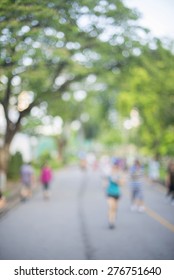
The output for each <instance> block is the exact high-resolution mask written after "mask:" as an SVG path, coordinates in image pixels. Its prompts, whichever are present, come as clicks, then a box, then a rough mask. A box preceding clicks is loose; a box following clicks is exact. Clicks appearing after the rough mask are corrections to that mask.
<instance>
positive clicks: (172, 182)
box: [166, 161, 174, 205]
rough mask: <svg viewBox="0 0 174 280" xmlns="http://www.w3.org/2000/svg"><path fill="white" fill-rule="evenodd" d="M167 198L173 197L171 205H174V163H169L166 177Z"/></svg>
mask: <svg viewBox="0 0 174 280" xmlns="http://www.w3.org/2000/svg"><path fill="white" fill-rule="evenodd" d="M166 187H167V196H169V197H171V204H172V205H174V161H171V162H170V163H169V167H168V170H167V176H166Z"/></svg>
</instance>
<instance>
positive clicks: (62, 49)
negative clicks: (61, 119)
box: [0, 0, 140, 172]
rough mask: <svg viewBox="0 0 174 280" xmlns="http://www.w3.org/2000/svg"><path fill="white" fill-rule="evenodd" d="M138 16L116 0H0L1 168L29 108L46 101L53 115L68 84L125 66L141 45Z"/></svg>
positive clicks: (4, 165)
mask: <svg viewBox="0 0 174 280" xmlns="http://www.w3.org/2000/svg"><path fill="white" fill-rule="evenodd" d="M137 18H138V16H137V13H136V12H135V11H131V10H129V9H128V8H126V7H125V6H124V5H123V3H122V1H120V0H115V1H110V0H108V1H96V0H95V1H88V4H86V3H85V1H83V0H81V1H68V0H67V1H63V2H62V1H55V0H54V1H51V2H49V1H48V0H44V1H34V3H31V1H28V0H23V1H21V0H16V1H15V0H3V1H1V4H0V21H1V27H0V32H1V33H0V44H1V57H0V80H1V84H0V90H1V95H0V103H1V105H2V107H3V110H4V114H5V119H6V130H5V132H4V141H3V142H4V143H3V147H2V148H1V149H0V159H1V160H0V168H1V169H2V170H4V171H5V172H6V170H7V165H8V158H9V147H10V144H11V141H12V140H13V137H14V135H15V134H16V133H17V132H18V131H19V130H20V128H21V123H22V120H23V118H25V117H26V116H28V115H29V114H30V112H31V111H32V109H33V108H34V107H36V106H37V107H39V106H42V104H43V102H46V104H47V112H48V113H49V112H51V113H52V114H53V115H56V113H57V111H56V109H55V107H59V109H60V105H59V104H61V102H62V100H61V96H62V94H64V93H65V92H66V91H68V90H69V91H70V92H72V91H73V90H74V88H73V86H72V85H74V84H76V83H79V82H81V81H83V80H84V79H85V77H88V76H89V75H90V74H91V73H95V74H96V75H97V76H101V78H102V79H103V77H104V75H103V73H104V72H108V71H112V72H114V71H120V69H124V67H126V65H127V61H129V60H131V58H132V56H133V54H131V52H132V51H133V50H134V49H135V48H136V47H138V46H139V45H140V44H139V40H138V37H137V36H135V31H136V30H137V27H136V26H134V25H133V22H134V21H135V20H136V19H137ZM84 23H85V24H84ZM106 82H107V80H106ZM63 115H64V112H63Z"/></svg>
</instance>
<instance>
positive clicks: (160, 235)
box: [0, 167, 174, 260]
mask: <svg viewBox="0 0 174 280" xmlns="http://www.w3.org/2000/svg"><path fill="white" fill-rule="evenodd" d="M144 192H145V202H146V206H147V209H146V212H145V213H138V212H131V211H130V197H129V187H128V186H125V187H123V190H122V193H123V194H122V198H121V199H120V202H119V210H118V216H117V223H116V228H115V229H114V230H110V229H109V228H108V222H107V202H106V197H105V191H104V188H103V186H102V181H101V174H100V173H99V172H98V171H92V170H88V171H81V170H80V169H79V168H78V167H70V168H67V169H64V170H61V171H59V172H57V173H56V174H55V175H54V180H53V182H52V186H51V198H50V200H48V201H45V200H44V199H43V193H42V189H40V190H39V192H38V193H36V194H35V195H34V197H33V198H32V199H30V200H29V201H26V202H23V203H20V204H19V205H18V206H17V207H15V208H13V209H12V210H11V211H9V212H8V213H7V214H6V215H5V216H3V217H1V219H0V259H1V260H16V259H21V260H25V259H30V260H32V259H33V260H34V259H35V260H36V259H40V260H43V259H48V260H54V259H55V260H73V259H74V260H80V259H82V260H86V259H96V260H100V259H102V260H107V259H113V260H114V259H120V260H133V259H137V260H138V259H140V260H144V259H149V260H160V259H161V260H169V259H171V260H173V259H174V206H172V205H171V204H170V203H169V202H168V201H167V200H166V198H165V190H164V188H163V187H162V186H160V185H157V184H155V185H151V184H149V183H148V181H147V184H146V185H145V186H144Z"/></svg>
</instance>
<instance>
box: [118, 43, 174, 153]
mask: <svg viewBox="0 0 174 280" xmlns="http://www.w3.org/2000/svg"><path fill="white" fill-rule="evenodd" d="M170 49H172V48H170ZM170 49H169V48H166V47H164V45H163V44H162V42H161V41H160V40H156V41H154V44H153V49H150V48H149V49H147V48H146V49H145V50H144V54H143V55H142V56H141V59H140V61H139V65H136V66H135V67H133V68H132V69H131V71H130V75H129V77H127V79H125V81H124V86H123V90H122V92H121V94H120V95H119V101H118V109H119V111H120V113H121V114H122V116H125V117H127V118H128V117H130V112H131V110H132V109H134V108H135V109H137V110H138V112H139V115H140V118H141V124H140V126H139V127H138V128H136V130H135V132H136V135H135V137H134V140H133V141H134V143H136V144H137V145H138V146H139V147H140V148H143V149H145V150H146V152H148V153H151V154H154V155H155V154H160V155H174V149H173V141H174V137H173V135H174V134H173V131H174V125H173V124H174V114H173V110H172V108H173V106H174V100H173V89H174V88H173V84H172V81H173V79H174V69H173V59H174V55H173V53H172V52H171V51H170Z"/></svg>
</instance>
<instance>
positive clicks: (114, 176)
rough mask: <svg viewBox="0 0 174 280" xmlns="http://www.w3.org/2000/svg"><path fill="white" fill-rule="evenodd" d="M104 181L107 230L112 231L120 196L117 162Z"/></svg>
mask: <svg viewBox="0 0 174 280" xmlns="http://www.w3.org/2000/svg"><path fill="white" fill-rule="evenodd" d="M106 179H107V187H106V195H107V202H108V220H109V228H110V229H114V227H115V221H116V215H117V210H118V201H119V199H120V196H121V189H120V186H121V184H122V176H121V171H120V166H119V161H118V160H114V161H113V163H112V167H111V172H110V175H108V176H107V178H106Z"/></svg>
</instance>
